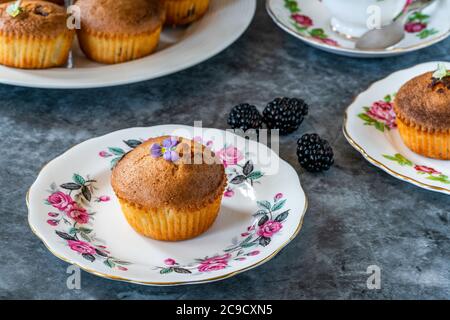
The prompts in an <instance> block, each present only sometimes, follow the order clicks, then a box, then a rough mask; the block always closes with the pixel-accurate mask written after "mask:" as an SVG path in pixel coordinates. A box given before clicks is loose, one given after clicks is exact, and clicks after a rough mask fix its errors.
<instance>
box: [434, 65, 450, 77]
mask: <svg viewBox="0 0 450 320" xmlns="http://www.w3.org/2000/svg"><path fill="white" fill-rule="evenodd" d="M445 77H450V71H447V68H446V67H445V65H444V64H443V63H439V64H438V67H437V70H436V71H435V72H434V73H433V78H434V79H437V80H442V79H443V78H445Z"/></svg>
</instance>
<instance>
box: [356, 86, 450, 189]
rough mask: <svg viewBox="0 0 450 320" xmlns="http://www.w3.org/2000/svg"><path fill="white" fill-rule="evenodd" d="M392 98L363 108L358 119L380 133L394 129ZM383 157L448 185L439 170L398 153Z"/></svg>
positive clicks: (446, 178)
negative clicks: (415, 162) (414, 161)
mask: <svg viewBox="0 0 450 320" xmlns="http://www.w3.org/2000/svg"><path fill="white" fill-rule="evenodd" d="M394 97H395V94H392V95H391V94H388V95H386V96H385V97H384V99H383V100H378V101H375V102H374V103H372V105H371V106H370V107H363V109H364V111H365V112H364V113H360V114H358V117H359V118H360V119H361V120H363V121H364V124H365V125H368V126H373V127H375V128H376V129H377V130H379V131H381V132H384V131H385V130H392V129H396V128H397V124H396V122H395V120H396V118H395V113H394V108H393V99H394ZM383 157H384V158H386V159H388V160H390V161H394V162H396V163H397V164H399V165H400V166H402V167H404V166H408V167H411V168H412V169H414V171H415V172H416V173H418V174H421V175H425V176H426V179H428V180H432V181H437V182H441V183H443V184H450V178H449V177H448V176H447V175H445V174H443V173H442V172H440V171H439V170H436V169H434V168H431V167H428V166H424V165H419V164H414V163H413V162H412V161H410V160H409V159H407V158H405V157H404V156H403V155H401V154H400V153H397V154H395V155H387V154H384V155H383Z"/></svg>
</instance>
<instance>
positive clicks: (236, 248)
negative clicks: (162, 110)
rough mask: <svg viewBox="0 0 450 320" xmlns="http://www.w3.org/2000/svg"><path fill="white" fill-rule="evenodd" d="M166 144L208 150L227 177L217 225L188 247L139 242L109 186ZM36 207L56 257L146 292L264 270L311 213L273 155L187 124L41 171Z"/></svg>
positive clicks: (95, 148) (120, 135) (74, 155)
mask: <svg viewBox="0 0 450 320" xmlns="http://www.w3.org/2000/svg"><path fill="white" fill-rule="evenodd" d="M161 135H174V136H181V137H186V138H193V139H195V140H198V141H201V142H202V143H204V144H205V145H208V146H210V147H211V148H212V149H213V150H214V151H215V152H216V154H217V155H218V157H219V158H220V159H221V160H222V161H223V164H224V166H225V168H226V173H227V176H228V182H229V184H228V187H227V189H226V191H225V193H224V198H223V201H222V206H221V210H220V214H219V217H218V219H217V221H216V222H215V224H214V225H213V226H212V228H211V229H210V230H208V231H207V232H206V233H204V234H203V235H201V236H199V237H197V238H195V239H192V240H189V241H183V242H174V243H168V242H161V241H155V240H151V239H148V238H145V237H142V236H140V235H139V234H137V233H136V232H135V231H134V230H133V229H132V228H131V227H130V226H129V225H128V223H127V222H126V220H125V218H124V217H123V214H122V213H121V210H120V207H119V204H118V201H117V199H116V197H115V195H114V192H113V190H112V188H111V186H110V174H111V168H112V167H113V166H114V165H115V163H116V162H117V161H118V160H120V159H121V157H123V156H124V155H125V154H126V153H127V152H129V151H130V150H132V149H133V148H135V147H136V146H138V145H139V144H141V143H142V142H143V141H145V140H146V139H148V138H150V137H155V136H161ZM27 204H28V209H29V215H28V218H29V224H30V226H31V229H32V230H33V232H34V233H35V234H36V235H37V236H38V237H39V238H40V239H41V240H42V241H43V242H44V244H45V245H46V246H47V248H48V249H49V250H50V251H51V252H52V253H53V254H54V255H56V256H57V257H59V258H61V259H63V260H64V261H66V262H69V263H71V264H75V265H78V266H79V267H81V268H82V269H84V270H85V271H88V272H91V273H93V274H96V275H99V276H102V277H106V278H109V279H115V280H123V281H129V282H134V283H140V284H147V285H177V284H190V283H202V282H208V281H214V280H220V279H224V278H227V277H230V276H232V275H235V274H237V273H240V272H243V271H246V270H248V269H251V268H253V267H256V266H258V265H260V264H262V263H264V262H266V261H268V260H269V259H270V258H272V257H273V256H275V255H276V254H277V253H278V252H279V251H280V250H281V249H282V248H283V247H284V246H285V245H287V244H288V243H289V242H290V241H291V240H292V239H293V238H294V237H295V236H296V235H297V233H298V232H299V230H300V228H301V225H302V221H303V217H304V214H305V211H306V208H307V200H306V197H305V194H304V192H303V190H302V188H301V185H300V181H299V178H298V175H297V173H296V172H295V170H294V169H293V168H292V167H291V166H290V165H289V164H287V163H286V162H285V161H283V160H281V159H280V158H279V157H278V156H277V155H276V154H275V153H274V152H273V151H272V150H270V149H269V148H267V147H266V146H264V145H262V144H259V143H257V142H254V141H248V140H245V139H244V138H241V137H238V136H236V135H234V134H232V133H229V132H225V131H222V130H217V129H195V128H193V127H187V126H179V125H165V126H157V127H150V128H132V129H126V130H122V131H117V132H114V133H111V134H108V135H105V136H103V137H99V138H95V139H91V140H88V141H86V142H83V143H81V144H79V145H77V146H76V147H74V148H72V149H70V150H69V151H67V152H66V153H64V154H63V155H61V156H59V157H58V158H56V159H54V160H53V161H51V162H50V163H49V164H47V165H46V166H45V167H44V168H43V169H42V171H41V173H40V174H39V176H38V178H37V180H36V181H35V182H34V184H33V185H32V187H31V188H30V191H29V193H28V196H27Z"/></svg>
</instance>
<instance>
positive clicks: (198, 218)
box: [119, 196, 222, 241]
mask: <svg viewBox="0 0 450 320" xmlns="http://www.w3.org/2000/svg"><path fill="white" fill-rule="evenodd" d="M221 200H222V196H220V197H218V198H217V199H216V200H214V201H213V202H211V203H207V204H205V206H204V207H202V208H200V209H196V210H192V209H172V208H163V207H161V208H156V209H143V208H139V207H137V206H135V205H133V204H132V203H130V202H128V201H126V200H123V199H119V203H120V205H121V207H122V212H123V214H124V216H125V218H126V219H127V221H128V223H129V224H130V225H131V226H132V227H133V229H134V230H136V231H137V232H138V233H140V234H142V235H144V236H146V237H149V238H152V239H155V240H163V241H180V240H187V239H191V238H194V237H196V236H198V235H200V234H202V233H203V232H205V231H206V230H208V229H209V228H210V227H211V226H212V224H213V223H214V221H215V220H216V218H217V215H218V213H219V210H220V203H221Z"/></svg>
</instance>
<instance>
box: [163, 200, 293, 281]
mask: <svg viewBox="0 0 450 320" xmlns="http://www.w3.org/2000/svg"><path fill="white" fill-rule="evenodd" d="M285 204H286V199H283V194H281V193H277V194H276V195H275V196H274V198H273V202H271V201H257V205H258V210H257V211H256V212H255V213H254V214H253V217H255V222H254V224H252V225H251V226H249V227H247V230H246V231H245V232H243V233H242V234H241V236H240V237H239V238H234V239H233V240H232V244H231V245H230V246H229V247H227V248H225V249H224V250H223V252H222V253H221V254H216V255H213V256H209V257H208V256H206V257H204V258H201V259H196V260H195V262H193V263H191V264H188V265H180V264H179V263H178V262H176V261H175V260H174V259H172V258H167V259H166V260H164V266H160V267H156V270H159V272H160V273H161V274H169V273H173V272H175V273H180V274H193V275H195V274H201V273H205V272H214V271H219V270H223V269H226V268H228V267H229V266H230V264H231V263H232V262H233V261H234V262H242V261H245V260H247V258H248V257H253V256H257V255H259V254H260V253H261V251H260V250H258V249H257V248H258V247H260V248H263V247H266V246H268V245H269V244H270V242H271V241H272V238H273V237H274V236H275V235H276V234H277V233H279V232H281V230H282V228H283V223H284V222H285V221H286V219H287V218H288V216H289V211H290V210H289V209H288V210H282V209H283V207H284V205H285Z"/></svg>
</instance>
